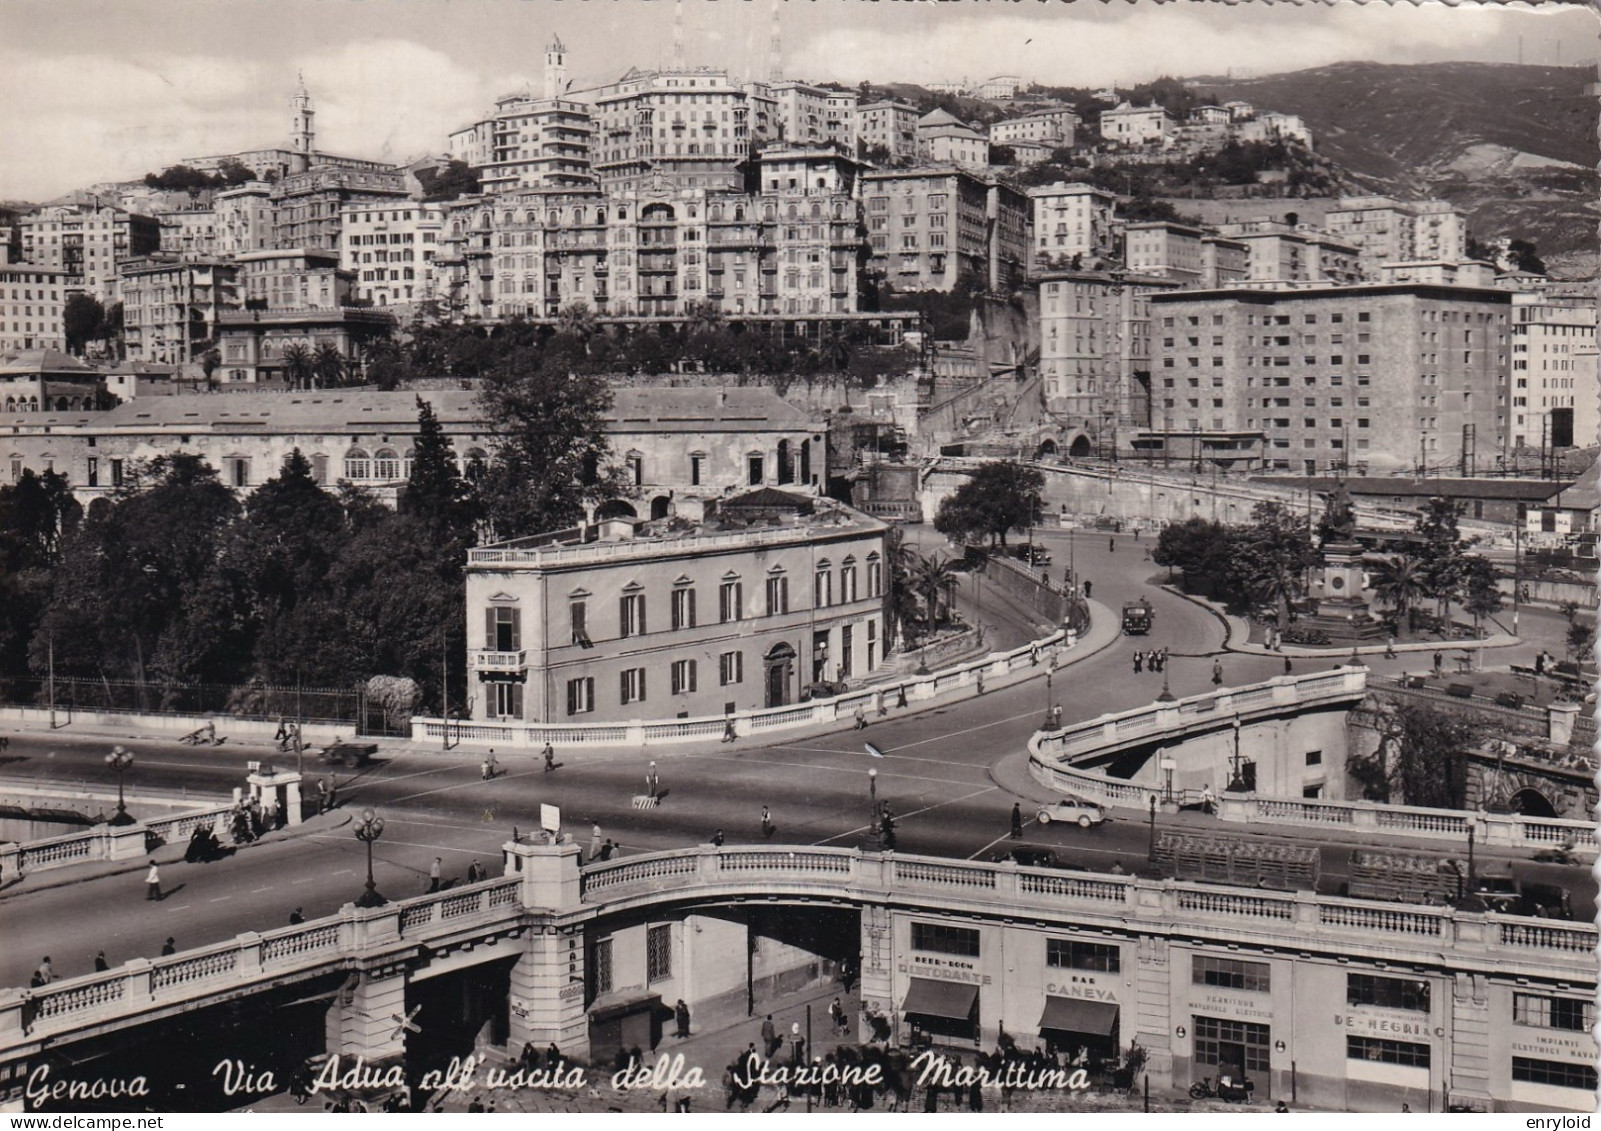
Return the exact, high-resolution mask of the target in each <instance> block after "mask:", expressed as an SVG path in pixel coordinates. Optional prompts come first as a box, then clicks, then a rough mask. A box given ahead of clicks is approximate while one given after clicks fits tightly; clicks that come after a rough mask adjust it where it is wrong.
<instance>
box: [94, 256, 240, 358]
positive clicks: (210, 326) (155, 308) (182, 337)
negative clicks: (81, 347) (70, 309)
mask: <svg viewBox="0 0 1601 1131" xmlns="http://www.w3.org/2000/svg"><path fill="white" fill-rule="evenodd" d="M119 272H120V274H121V291H122V328H123V341H124V343H125V345H126V347H127V351H128V360H130V361H134V362H141V361H142V362H160V363H164V364H176V365H182V364H183V363H185V362H188V361H193V360H195V359H196V358H198V357H199V356H200V355H201V353H202V352H203V351H204V350H206V349H209V348H211V346H212V345H213V344H214V343H215V341H216V339H217V333H218V326H219V324H220V322H221V320H222V316H223V314H225V313H227V312H228V311H233V310H238V309H240V307H241V306H242V305H243V299H242V297H241V295H240V291H239V286H238V274H239V267H238V265H237V264H234V263H230V262H226V261H223V260H218V259H198V258H182V259H178V258H168V257H160V258H149V259H133V260H129V261H128V262H126V263H124V264H122V265H121V267H120V268H119Z"/></svg>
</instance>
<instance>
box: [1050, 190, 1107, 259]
mask: <svg viewBox="0 0 1601 1131" xmlns="http://www.w3.org/2000/svg"><path fill="white" fill-rule="evenodd" d="M1028 195H1029V199H1030V200H1031V201H1032V202H1033V218H1034V241H1033V242H1034V254H1033V256H1032V257H1031V259H1030V265H1031V266H1032V267H1033V268H1035V269H1046V268H1053V269H1056V268H1059V269H1065V268H1067V267H1069V266H1071V264H1072V262H1073V260H1074V258H1075V257H1077V258H1078V260H1079V265H1080V266H1081V267H1087V266H1089V265H1090V261H1091V260H1093V259H1099V258H1102V257H1106V256H1110V255H1111V254H1112V253H1113V250H1114V243H1115V240H1114V234H1113V222H1112V219H1113V211H1114V209H1115V207H1116V205H1117V197H1116V196H1114V195H1113V194H1112V193H1109V192H1106V191H1104V190H1102V189H1098V188H1096V187H1095V186H1094V185H1086V184H1063V183H1060V182H1058V183H1057V184H1054V185H1042V186H1040V187H1038V188H1032V189H1030V190H1029V193H1028Z"/></svg>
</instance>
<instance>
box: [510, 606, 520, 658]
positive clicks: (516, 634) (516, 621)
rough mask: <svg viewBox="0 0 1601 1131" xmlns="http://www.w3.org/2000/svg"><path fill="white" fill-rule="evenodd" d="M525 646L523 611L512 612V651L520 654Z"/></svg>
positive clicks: (514, 610) (515, 610)
mask: <svg viewBox="0 0 1601 1131" xmlns="http://www.w3.org/2000/svg"><path fill="white" fill-rule="evenodd" d="M522 646H523V611H522V610H521V609H513V610H511V650H512V651H513V652H519V651H521V650H522Z"/></svg>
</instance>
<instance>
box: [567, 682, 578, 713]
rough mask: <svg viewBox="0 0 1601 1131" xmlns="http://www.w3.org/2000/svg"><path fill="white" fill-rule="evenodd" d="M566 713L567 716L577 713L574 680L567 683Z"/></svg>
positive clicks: (576, 694) (576, 686) (576, 687)
mask: <svg viewBox="0 0 1601 1131" xmlns="http://www.w3.org/2000/svg"><path fill="white" fill-rule="evenodd" d="M567 713H568V714H569V715H576V714H577V713H578V681H577V680H576V679H569V680H568V681H567Z"/></svg>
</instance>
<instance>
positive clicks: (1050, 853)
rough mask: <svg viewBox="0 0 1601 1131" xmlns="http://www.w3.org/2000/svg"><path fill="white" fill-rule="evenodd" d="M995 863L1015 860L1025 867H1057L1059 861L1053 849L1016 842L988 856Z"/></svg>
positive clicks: (1059, 863) (1059, 864)
mask: <svg viewBox="0 0 1601 1131" xmlns="http://www.w3.org/2000/svg"><path fill="white" fill-rule="evenodd" d="M990 859H991V860H994V861H995V862H996V863H997V864H1000V863H1004V862H1005V861H1007V860H1015V861H1017V862H1018V863H1019V864H1021V865H1023V866H1024V867H1025V868H1057V867H1060V866H1061V862H1060V861H1059V860H1058V859H1057V856H1056V853H1055V851H1054V850H1052V849H1050V848H1047V847H1045V846H1044V845H1042V844H1018V845H1013V846H1012V847H1011V848H1008V849H1005V850H1004V851H1001V852H997V853H996V854H995V855H994V856H992V857H990Z"/></svg>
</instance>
